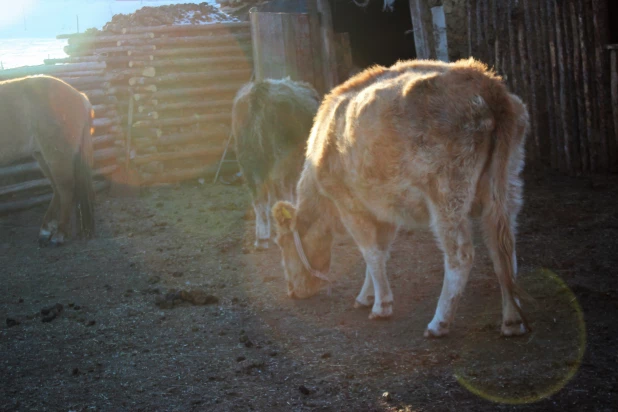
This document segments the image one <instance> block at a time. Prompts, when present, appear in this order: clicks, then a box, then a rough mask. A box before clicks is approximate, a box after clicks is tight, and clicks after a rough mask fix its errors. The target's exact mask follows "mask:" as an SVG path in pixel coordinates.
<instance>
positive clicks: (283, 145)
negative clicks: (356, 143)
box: [232, 78, 320, 249]
mask: <svg viewBox="0 0 618 412" xmlns="http://www.w3.org/2000/svg"><path fill="white" fill-rule="evenodd" d="M319 104H320V97H319V95H318V93H317V92H316V91H315V89H314V88H313V87H311V85H310V84H308V83H305V82H297V81H292V80H290V78H286V79H283V80H272V79H266V80H261V81H256V82H251V83H247V84H246V85H244V86H243V87H242V88H241V89H240V90H239V91H238V93H237V95H236V98H235V99H234V106H233V108H232V133H233V135H234V139H235V142H236V155H237V157H238V162H239V163H240V168H241V170H242V172H243V175H244V177H245V181H246V183H247V186H248V187H249V190H250V192H251V196H252V200H253V209H254V210H255V234H256V240H255V247H256V249H266V248H268V242H269V239H270V208H271V206H272V204H273V203H274V202H275V201H277V200H281V199H286V200H290V201H293V199H294V187H295V185H296V182H297V180H298V176H299V174H300V171H301V169H302V167H303V159H304V151H305V147H306V143H307V138H308V137H309V132H310V131H311V125H312V124H313V117H314V116H315V114H316V112H317V110H318V106H319Z"/></svg>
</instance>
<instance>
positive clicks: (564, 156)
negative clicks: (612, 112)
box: [554, 0, 571, 173]
mask: <svg viewBox="0 0 618 412" xmlns="http://www.w3.org/2000/svg"><path fill="white" fill-rule="evenodd" d="M562 5H563V3H562V2H561V3H560V5H558V3H557V1H556V0H554V13H555V16H556V22H555V24H556V40H557V42H556V46H557V47H556V48H557V51H558V55H557V57H558V76H559V79H560V120H561V122H562V138H561V139H560V146H559V147H558V153H560V157H561V162H560V163H561V164H562V171H566V172H569V173H570V172H571V153H570V152H569V142H570V141H571V132H570V130H569V129H570V128H569V112H568V101H567V99H568V97H567V90H566V88H567V79H566V75H567V73H566V70H565V67H564V66H565V64H566V58H565V51H564V44H565V43H564V30H563V29H562V20H563V15H564V10H563V9H562Z"/></svg>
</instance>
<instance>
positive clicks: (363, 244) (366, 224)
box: [341, 211, 397, 319]
mask: <svg viewBox="0 0 618 412" xmlns="http://www.w3.org/2000/svg"><path fill="white" fill-rule="evenodd" d="M341 221H342V223H343V224H344V226H345V227H346V228H347V230H348V232H349V233H350V235H352V237H353V238H354V240H355V242H356V244H357V245H358V247H359V248H360V250H361V252H362V254H363V257H364V259H365V262H366V264H367V269H366V272H365V282H364V284H363V288H362V289H361V293H360V294H359V296H358V297H357V299H356V301H357V302H358V303H359V304H360V305H369V304H370V303H369V293H370V291H371V286H370V284H369V281H368V279H367V275H370V277H371V280H372V281H373V290H374V291H375V297H374V301H373V308H372V309H371V314H370V315H369V319H379V318H387V317H390V316H391V315H392V314H393V292H392V291H391V287H390V284H389V282H388V277H387V275H386V262H387V260H388V258H389V250H390V247H391V245H392V243H393V241H394V240H395V237H396V235H397V227H396V226H394V225H392V224H389V223H384V222H379V221H377V220H376V219H375V218H374V217H373V216H372V215H370V214H369V213H366V212H360V213H358V212H357V211H355V212H353V213H347V212H346V211H341Z"/></svg>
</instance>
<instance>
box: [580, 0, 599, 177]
mask: <svg viewBox="0 0 618 412" xmlns="http://www.w3.org/2000/svg"><path fill="white" fill-rule="evenodd" d="M583 3H584V2H583V0H581V1H578V4H577V9H578V10H577V22H578V32H579V47H580V53H581V59H582V66H581V70H582V79H581V80H582V85H583V89H584V108H585V113H586V115H585V120H586V134H585V135H584V136H582V137H583V138H585V139H586V141H587V146H588V150H587V151H586V152H587V156H588V158H589V160H588V167H589V170H590V171H591V172H596V171H597V161H596V159H597V155H596V147H595V145H594V136H593V131H592V99H591V95H590V78H589V75H590V68H589V63H588V62H589V61H590V60H589V58H588V47H587V41H586V37H587V36H586V24H585V21H584V16H583V15H582V14H580V13H584V12H585V8H584V4H583Z"/></svg>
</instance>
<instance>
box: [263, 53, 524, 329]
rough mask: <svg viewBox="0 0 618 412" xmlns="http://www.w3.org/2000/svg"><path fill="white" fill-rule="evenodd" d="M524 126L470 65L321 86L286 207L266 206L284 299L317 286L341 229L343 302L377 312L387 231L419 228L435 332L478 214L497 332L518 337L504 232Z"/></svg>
mask: <svg viewBox="0 0 618 412" xmlns="http://www.w3.org/2000/svg"><path fill="white" fill-rule="evenodd" d="M527 128H528V113H527V109H526V107H525V105H524V104H523V103H522V102H521V100H520V99H519V98H518V97H516V96H515V95H512V94H510V93H509V92H508V91H507V88H506V87H505V85H504V84H503V82H502V79H501V78H500V77H498V76H497V75H495V74H494V73H492V72H491V71H489V70H488V69H487V67H486V66H485V65H483V64H482V63H479V62H478V61H475V60H473V59H470V60H461V61H458V62H456V63H443V62H437V61H406V62H399V63H397V64H395V65H393V66H392V67H390V68H385V67H380V66H377V67H373V68H370V69H367V70H365V71H363V72H361V73H359V74H358V75H356V76H354V77H353V78H351V79H350V80H348V81H346V82H345V83H343V84H342V85H340V86H338V87H336V88H335V89H333V91H332V92H331V93H330V94H329V95H328V96H327V97H326V98H325V99H324V101H323V103H322V105H321V107H320V109H319V111H318V114H317V115H316V120H315V123H314V126H313V128H312V132H311V136H310V138H309V141H308V148H307V152H306V160H305V165H304V169H303V172H302V174H301V178H300V180H299V182H298V185H297V193H296V195H297V201H296V203H295V204H294V205H293V204H291V203H288V202H278V203H277V204H275V206H274V207H273V208H272V213H273V216H274V218H275V221H276V227H277V243H278V244H279V246H280V248H281V251H282V255H283V266H284V272H285V276H286V280H287V284H288V294H289V295H290V296H292V297H298V298H306V297H309V296H311V295H313V294H315V293H317V291H318V290H319V289H320V288H321V287H322V286H324V285H325V284H326V283H327V279H328V276H327V275H326V274H327V272H328V269H329V266H330V259H331V246H332V236H333V231H337V226H338V225H339V224H340V223H342V224H343V226H345V228H346V229H347V231H348V232H349V233H350V235H351V236H352V237H353V238H354V240H355V241H356V243H357V245H358V247H359V248H360V250H361V252H362V254H363V257H364V259H365V262H366V264H367V270H366V274H365V282H364V284H363V286H362V288H361V291H360V293H359V295H358V296H357V298H356V304H355V306H357V307H361V306H362V307H365V306H372V311H371V314H370V316H369V318H370V319H375V318H384V317H389V316H391V314H392V310H393V308H392V307H393V294H392V292H391V288H390V285H389V282H388V278H387V275H386V262H387V259H388V257H389V250H390V247H391V245H392V243H393V241H394V239H395V236H396V234H397V231H398V229H400V228H407V229H413V228H422V227H429V228H431V230H432V231H433V232H434V234H435V236H436V238H437V240H438V244H439V246H440V248H441V250H442V251H443V254H444V272H445V274H444V283H443V287H442V293H441V295H440V299H439V301H438V306H437V309H436V312H435V315H434V317H433V320H432V321H431V322H430V323H429V325H428V326H427V330H426V332H425V336H428V337H429V336H443V335H446V334H447V333H448V331H449V326H450V325H451V323H452V321H453V319H454V316H455V311H456V307H457V304H458V301H459V298H460V297H461V295H462V293H463V290H464V287H465V285H466V282H467V279H468V275H469V272H470V268H471V267H472V261H473V257H474V247H473V244H472V235H471V218H472V217H480V218H481V222H482V227H483V232H484V235H485V243H486V245H487V247H488V248H489V251H490V254H491V258H492V260H493V264H494V269H495V272H496V274H497V277H498V280H499V282H500V286H501V290H502V301H503V305H502V307H503V323H502V333H503V334H504V335H518V334H523V333H525V332H526V330H527V329H528V328H527V325H526V322H525V319H524V316H523V313H522V311H521V309H520V305H519V302H518V300H517V297H516V295H517V294H516V286H515V278H516V274H517V264H516V259H515V225H516V218H517V215H518V213H519V210H520V208H521V204H522V181H521V179H520V177H519V175H520V172H521V170H522V168H523V165H524V141H525V135H526V133H527ZM374 296H375V298H374Z"/></svg>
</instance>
